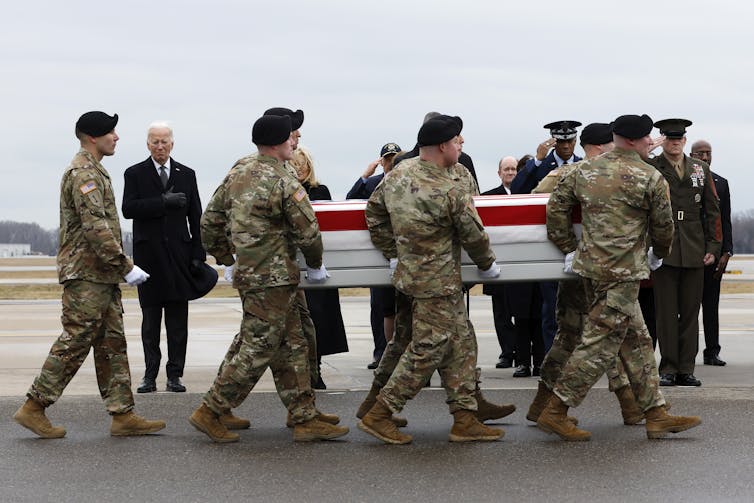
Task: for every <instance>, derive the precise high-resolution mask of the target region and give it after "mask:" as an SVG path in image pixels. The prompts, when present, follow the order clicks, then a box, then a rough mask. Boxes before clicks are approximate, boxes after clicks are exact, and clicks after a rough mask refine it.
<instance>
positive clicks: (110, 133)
mask: <svg viewBox="0 0 754 503" xmlns="http://www.w3.org/2000/svg"><path fill="white" fill-rule="evenodd" d="M117 122H118V115H117V114H116V115H114V116H112V117H111V116H109V115H107V114H105V113H103V112H87V113H85V114H84V115H82V116H81V117H80V118H79V120H78V121H77V122H76V137H77V138H78V139H79V141H80V142H81V150H79V152H78V153H77V154H76V155H75V156H74V158H73V161H71V164H70V166H69V167H68V168H67V169H66V171H65V173H63V180H62V182H61V185H60V248H59V250H58V257H57V267H58V278H59V281H60V283H61V284H62V285H63V301H62V302H63V314H62V316H61V321H62V324H63V333H62V334H61V335H60V337H58V339H57V340H56V341H55V343H54V344H53V345H52V348H51V349H50V354H49V355H48V356H47V360H45V363H44V365H43V366H42V371H41V373H40V374H39V376H38V377H37V378H36V379H35V380H34V383H33V384H32V385H31V388H29V391H28V393H27V394H26V396H27V397H28V399H27V401H26V403H24V405H23V406H22V407H21V408H20V409H19V410H18V411H17V412H16V414H15V416H14V419H15V420H16V421H17V422H18V423H20V424H21V425H22V426H24V427H26V428H28V429H30V430H31V431H33V432H34V433H36V434H37V435H39V436H40V437H42V438H61V437H63V436H65V433H66V431H65V429H64V428H62V427H59V426H52V424H51V423H50V421H49V420H48V419H47V417H46V416H45V411H44V409H45V408H46V407H49V406H50V405H52V404H53V403H55V402H56V401H57V400H58V399H59V398H60V396H61V395H62V394H63V390H64V389H65V387H66V386H67V385H68V383H69V382H70V381H71V379H72V378H73V376H74V375H75V374H76V372H77V371H78V369H79V368H80V367H81V365H82V364H83V363H84V360H85V359H86V357H87V355H88V354H89V350H90V349H92V348H93V349H94V366H95V371H96V374H97V384H98V385H99V389H100V394H101V396H102V399H103V400H104V401H105V406H106V407H107V411H108V412H109V413H110V414H111V415H112V425H111V427H110V433H111V434H112V435H115V436H125V435H144V434H147V433H154V432H156V431H159V430H161V429H163V428H164V427H165V422H164V421H148V420H146V419H144V418H141V417H139V416H137V415H136V414H134V413H133V408H134V400H133V394H132V392H131V373H130V370H129V367H128V355H127V354H126V338H125V335H124V333H123V306H122V304H121V297H120V287H119V286H118V283H119V282H120V281H121V279H122V278H124V277H125V279H126V281H127V282H128V283H129V284H130V285H136V284H139V283H142V282H144V281H146V280H147V278H148V277H149V275H148V274H146V273H145V272H144V271H143V270H141V269H140V268H139V267H138V266H135V265H134V264H133V262H132V261H131V259H129V258H128V257H126V255H125V254H124V253H123V248H122V241H121V234H120V221H119V219H118V210H117V208H116V206H115V197H114V194H113V188H112V185H111V183H110V175H109V174H108V172H107V170H105V168H104V166H102V164H101V161H102V158H103V157H104V156H106V155H107V156H110V155H113V154H114V153H115V144H116V142H117V141H118V135H117V134H116V133H115V125H116V124H117Z"/></svg>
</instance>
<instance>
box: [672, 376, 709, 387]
mask: <svg viewBox="0 0 754 503" xmlns="http://www.w3.org/2000/svg"><path fill="white" fill-rule="evenodd" d="M675 384H676V386H701V385H702V381H700V380H699V379H697V378H696V377H694V374H678V375H677V376H676V377H675Z"/></svg>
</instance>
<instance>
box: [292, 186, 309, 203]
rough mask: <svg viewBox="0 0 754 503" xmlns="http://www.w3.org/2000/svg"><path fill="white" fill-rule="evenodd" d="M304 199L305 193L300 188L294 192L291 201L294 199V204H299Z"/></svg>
mask: <svg viewBox="0 0 754 503" xmlns="http://www.w3.org/2000/svg"><path fill="white" fill-rule="evenodd" d="M305 197H306V191H305V190H304V188H303V187H301V188H300V189H298V190H297V191H296V193H295V194H293V199H295V200H296V202H298V203H300V202H301V201H303V200H304V198H305Z"/></svg>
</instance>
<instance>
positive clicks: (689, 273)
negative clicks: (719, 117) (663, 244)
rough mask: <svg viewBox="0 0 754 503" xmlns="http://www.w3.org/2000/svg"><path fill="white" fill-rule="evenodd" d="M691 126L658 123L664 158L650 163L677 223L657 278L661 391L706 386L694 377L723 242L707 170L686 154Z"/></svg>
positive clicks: (673, 121)
mask: <svg viewBox="0 0 754 503" xmlns="http://www.w3.org/2000/svg"><path fill="white" fill-rule="evenodd" d="M690 125H691V121H690V120H686V119H665V120H661V121H657V122H656V123H655V127H656V128H658V129H659V130H660V133H661V134H663V135H664V136H665V141H664V143H663V145H662V154H660V155H658V156H657V157H655V158H654V159H652V160H651V164H652V165H653V166H654V167H655V168H657V170H658V171H659V172H660V173H661V174H662V176H663V177H665V180H666V181H667V182H668V186H669V187H670V203H671V205H672V208H673V222H674V223H675V234H674V238H673V246H672V247H671V250H670V255H669V256H668V257H666V258H665V259H664V261H663V264H662V267H660V268H659V269H658V270H656V271H655V272H654V275H653V277H654V296H655V311H656V313H657V340H658V342H659V343H660V355H661V359H660V375H661V378H660V385H662V386H674V385H678V386H701V385H702V382H701V381H700V380H699V379H697V378H696V377H695V376H694V365H695V363H694V360H695V359H696V354H697V352H698V351H699V307H700V306H701V303H702V293H703V289H704V266H706V265H710V264H713V263H714V262H715V260H716V259H717V257H718V256H719V255H720V245H721V241H722V224H721V221H720V204H719V201H718V197H717V192H716V191H715V184H714V182H713V180H712V175H711V173H710V169H709V166H707V164H706V163H705V162H704V161H700V160H699V159H694V158H692V157H689V156H687V155H685V154H684V153H683V147H684V146H685V145H686V128H687V127H689V126H690Z"/></svg>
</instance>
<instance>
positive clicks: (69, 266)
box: [57, 149, 134, 284]
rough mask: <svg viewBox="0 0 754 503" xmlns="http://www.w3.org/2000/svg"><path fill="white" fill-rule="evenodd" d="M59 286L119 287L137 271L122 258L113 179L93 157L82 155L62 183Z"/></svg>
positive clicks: (77, 156) (66, 172)
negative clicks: (79, 283)
mask: <svg viewBox="0 0 754 503" xmlns="http://www.w3.org/2000/svg"><path fill="white" fill-rule="evenodd" d="M59 239H60V246H59V248H58V258H57V268H58V280H59V281H60V282H61V283H63V282H65V281H68V280H71V279H82V280H86V281H91V282H94V283H106V284H117V283H120V282H121V281H123V277H124V276H125V275H126V274H128V273H129V272H130V271H131V269H133V266H134V264H133V262H132V261H131V259H129V258H128V257H127V256H126V255H125V253H123V243H122V241H121V232H120V219H119V218H118V208H117V206H116V205H115V194H114V193H113V187H112V184H111V183H110V175H109V174H108V173H107V171H106V170H105V168H104V166H102V164H100V163H99V162H98V161H97V160H96V159H95V158H94V156H93V155H92V154H90V153H89V152H87V151H86V150H84V149H81V150H79V151H78V153H77V154H76V155H75V156H74V157H73V160H72V161H71V164H70V165H69V166H68V168H66V170H65V172H64V173H63V180H62V181H61V183H60V238H59Z"/></svg>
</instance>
